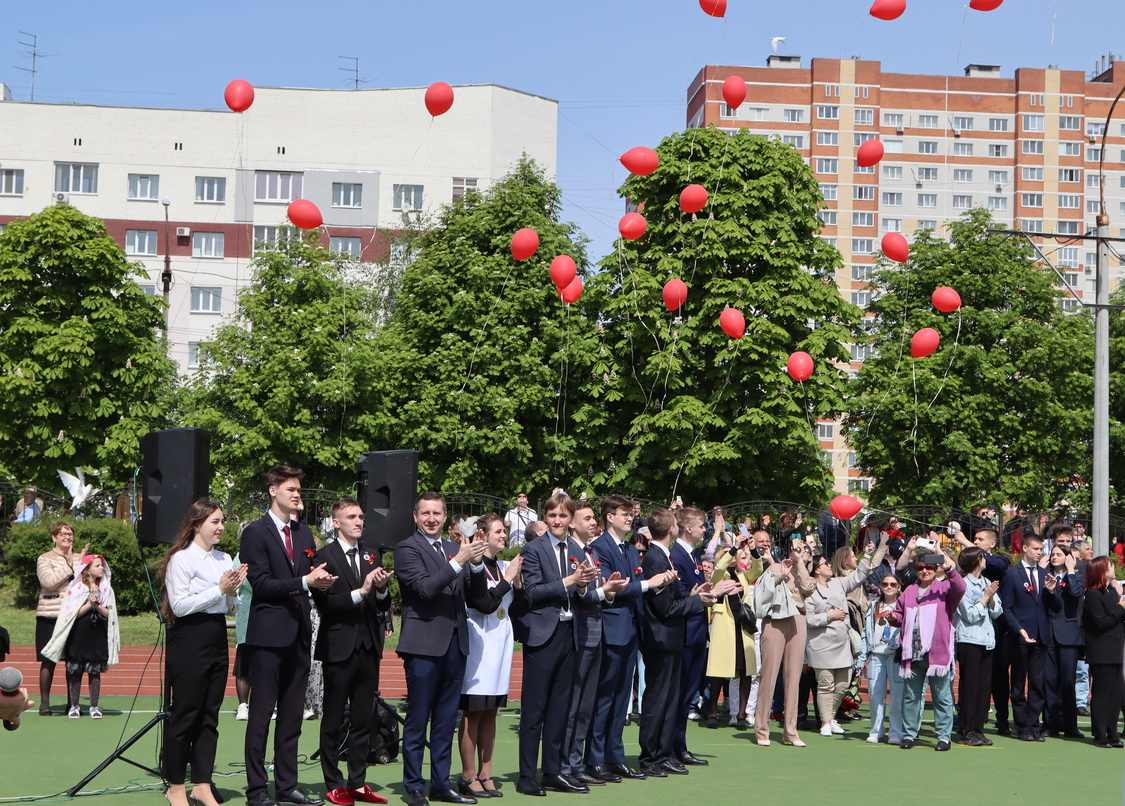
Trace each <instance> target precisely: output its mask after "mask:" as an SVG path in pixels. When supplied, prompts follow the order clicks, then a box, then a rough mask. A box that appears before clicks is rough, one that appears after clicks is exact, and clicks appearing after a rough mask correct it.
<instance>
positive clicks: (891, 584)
mask: <svg viewBox="0 0 1125 806" xmlns="http://www.w3.org/2000/svg"><path fill="white" fill-rule="evenodd" d="M880 586H881V587H884V588H897V587H898V583H897V582H881V583H880Z"/></svg>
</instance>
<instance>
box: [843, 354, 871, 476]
mask: <svg viewBox="0 0 1125 806" xmlns="http://www.w3.org/2000/svg"><path fill="white" fill-rule="evenodd" d="M870 356H871V345H870V344H853V345H852V361H860V362H862V361H866V360H867V359H868V358H869V357H870ZM848 453H849V462H850V461H851V459H852V457H854V456H855V451H849V452H848ZM849 467H851V465H850V464H849Z"/></svg>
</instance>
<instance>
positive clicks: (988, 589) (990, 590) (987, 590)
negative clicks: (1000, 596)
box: [980, 582, 1000, 605]
mask: <svg viewBox="0 0 1125 806" xmlns="http://www.w3.org/2000/svg"><path fill="white" fill-rule="evenodd" d="M998 590H1000V583H999V582H989V583H988V584H987V585H985V586H984V593H983V594H981V597H980V601H981V604H984V605H987V604H988V603H989V602H990V601H991V600H992V597H993V596H995V595H996V591H998Z"/></svg>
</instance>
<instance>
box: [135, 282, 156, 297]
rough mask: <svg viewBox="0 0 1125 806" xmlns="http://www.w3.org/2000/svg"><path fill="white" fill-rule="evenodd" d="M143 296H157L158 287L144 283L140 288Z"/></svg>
mask: <svg viewBox="0 0 1125 806" xmlns="http://www.w3.org/2000/svg"><path fill="white" fill-rule="evenodd" d="M138 287H139V288H140V289H141V293H142V294H148V295H149V296H150V297H155V296H156V286H155V285H154V284H153V283H142V284H141V285H140V286H138Z"/></svg>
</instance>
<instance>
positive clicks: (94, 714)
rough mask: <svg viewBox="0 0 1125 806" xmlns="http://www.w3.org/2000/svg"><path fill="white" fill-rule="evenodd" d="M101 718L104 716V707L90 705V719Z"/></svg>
mask: <svg viewBox="0 0 1125 806" xmlns="http://www.w3.org/2000/svg"><path fill="white" fill-rule="evenodd" d="M101 718H102V709H101V708H99V707H98V706H96V705H91V706H90V719H101Z"/></svg>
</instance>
